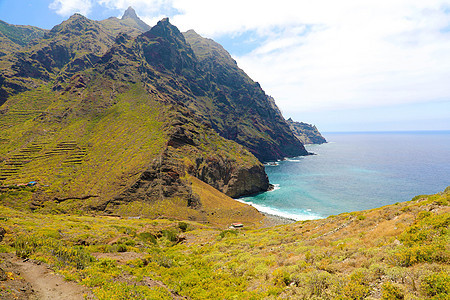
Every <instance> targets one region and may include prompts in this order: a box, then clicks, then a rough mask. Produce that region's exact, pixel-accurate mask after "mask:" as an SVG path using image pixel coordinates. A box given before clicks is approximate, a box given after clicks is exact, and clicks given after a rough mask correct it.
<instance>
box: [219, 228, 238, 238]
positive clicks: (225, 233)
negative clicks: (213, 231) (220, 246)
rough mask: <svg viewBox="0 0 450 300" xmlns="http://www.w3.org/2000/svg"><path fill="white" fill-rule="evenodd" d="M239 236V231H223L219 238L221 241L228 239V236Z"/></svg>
mask: <svg viewBox="0 0 450 300" xmlns="http://www.w3.org/2000/svg"><path fill="white" fill-rule="evenodd" d="M237 235H238V231H237V230H233V229H227V230H223V231H222V232H221V233H220V234H219V237H220V238H221V239H223V238H225V237H228V236H237Z"/></svg>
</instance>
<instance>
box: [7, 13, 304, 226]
mask: <svg viewBox="0 0 450 300" xmlns="http://www.w3.org/2000/svg"><path fill="white" fill-rule="evenodd" d="M141 22H142V21H140V20H139V18H138V17H137V16H136V14H135V12H134V11H133V10H132V9H128V10H127V12H126V13H125V14H124V16H123V18H122V19H120V20H119V19H108V20H107V21H100V22H98V21H93V20H89V19H87V18H85V17H84V16H82V15H79V14H75V15H73V16H72V17H70V18H69V19H68V20H67V21H64V22H63V23H61V24H59V25H57V26H55V27H53V28H52V29H51V30H50V31H46V32H45V33H44V34H43V36H42V38H40V39H38V40H36V41H35V42H33V43H30V44H29V45H26V46H23V48H20V49H19V50H15V51H10V52H9V53H7V54H6V55H4V56H3V57H1V58H0V66H2V68H1V74H0V99H1V102H0V103H1V104H2V105H1V106H0V128H1V131H0V183H1V185H2V186H3V187H6V188H7V189H8V188H14V187H15V186H17V185H22V184H24V183H27V182H32V181H36V182H37V183H38V184H37V185H36V187H35V188H34V189H32V190H26V191H24V192H23V193H19V194H20V197H17V195H16V196H12V195H15V194H14V193H13V192H12V194H11V192H6V194H5V195H4V196H2V199H3V200H2V203H7V204H8V205H11V206H14V207H17V208H22V209H31V210H35V211H41V212H69V211H70V212H73V211H78V212H92V211H98V212H101V213H107V214H120V215H136V214H140V215H145V216H148V217H153V218H157V217H161V216H166V217H175V218H181V219H192V220H197V221H204V222H212V223H216V224H219V223H223V222H229V220H230V218H232V217H233V216H234V217H236V221H241V222H248V223H253V222H259V220H261V219H262V215H261V214H259V213H258V212H257V211H256V210H255V209H253V208H251V207H249V206H246V205H243V204H242V205H241V204H240V203H239V204H232V205H231V204H230V203H235V202H233V201H232V200H231V199H230V198H229V197H239V196H243V195H248V194H252V193H257V192H261V191H266V190H267V189H268V188H269V182H268V178H267V175H266V174H265V171H264V167H263V165H262V164H261V162H260V161H265V160H275V159H279V158H282V157H284V156H294V155H306V154H308V153H307V152H306V150H305V149H304V147H303V145H302V144H301V143H300V142H299V141H298V139H296V138H295V136H294V135H293V133H292V132H291V131H290V129H289V127H288V125H287V123H286V121H285V120H284V119H283V118H282V116H281V114H280V113H279V110H278V108H277V107H276V105H275V103H274V101H273V99H272V98H271V97H269V96H267V95H266V94H265V93H264V91H263V90H262V89H261V87H260V86H259V84H258V83H255V82H253V81H252V80H251V79H250V78H249V77H248V76H247V75H246V74H245V73H244V72H243V71H242V70H240V69H239V68H238V66H237V64H236V62H234V60H233V59H232V58H231V56H230V55H229V54H228V53H227V52H226V51H225V50H224V49H223V48H222V47H221V46H220V45H218V44H217V43H215V42H213V41H211V40H208V39H204V38H202V37H200V36H199V35H197V34H195V33H194V32H193V31H190V32H188V33H185V34H182V33H181V32H180V31H179V30H178V28H176V27H175V26H173V25H172V24H170V22H169V20H168V19H167V18H166V19H163V20H161V21H159V22H158V23H157V24H156V25H155V26H154V27H151V28H150V27H148V28H150V29H149V30H148V31H145V32H143V31H144V30H145V29H148V28H147V27H145V26H143V25H142V23H141ZM139 32H140V33H139ZM255 156H256V157H255ZM224 203H229V204H230V205H228V204H227V205H224ZM236 203H237V202H236Z"/></svg>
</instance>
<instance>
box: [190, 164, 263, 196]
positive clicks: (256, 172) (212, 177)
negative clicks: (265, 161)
mask: <svg viewBox="0 0 450 300" xmlns="http://www.w3.org/2000/svg"><path fill="white" fill-rule="evenodd" d="M196 164H197V166H196V168H195V169H194V170H192V173H193V175H194V176H195V177H197V178H198V179H200V180H202V181H203V182H206V183H207V184H209V185H211V186H212V187H214V188H216V189H218V190H219V191H221V192H223V193H224V194H226V195H227V196H230V197H232V198H238V197H242V196H246V195H250V194H255V193H258V192H263V191H267V190H268V189H269V179H268V177H267V174H266V173H265V171H264V167H263V166H262V165H260V164H258V165H253V166H251V167H245V166H238V165H236V164H235V163H233V162H231V161H229V160H227V159H224V158H222V157H216V158H214V159H206V160H205V159H204V158H202V157H200V158H198V159H197V161H196Z"/></svg>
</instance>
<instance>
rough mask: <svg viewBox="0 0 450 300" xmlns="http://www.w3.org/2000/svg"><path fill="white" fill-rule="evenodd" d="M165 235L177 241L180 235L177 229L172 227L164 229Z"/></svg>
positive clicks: (163, 233) (170, 239)
mask: <svg viewBox="0 0 450 300" xmlns="http://www.w3.org/2000/svg"><path fill="white" fill-rule="evenodd" d="M161 233H162V235H163V237H165V238H166V239H168V240H169V241H171V242H174V243H175V242H177V241H178V235H177V233H176V232H175V231H173V230H170V229H164V230H163V231H162V232H161Z"/></svg>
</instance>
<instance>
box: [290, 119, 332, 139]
mask: <svg viewBox="0 0 450 300" xmlns="http://www.w3.org/2000/svg"><path fill="white" fill-rule="evenodd" d="M286 122H287V123H288V124H289V127H290V128H291V130H292V132H293V133H294V135H295V136H296V137H297V138H298V139H299V140H300V141H301V142H302V143H303V144H323V143H326V142H327V140H326V139H325V138H324V137H323V136H322V135H321V134H320V132H319V130H318V129H317V127H316V126H314V125H311V124H307V123H303V122H295V121H293V120H292V119H291V118H289V119H287V120H286Z"/></svg>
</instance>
